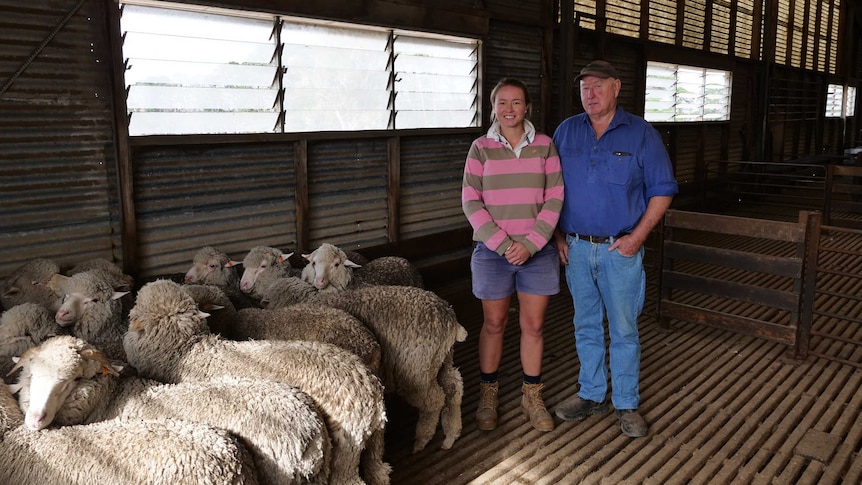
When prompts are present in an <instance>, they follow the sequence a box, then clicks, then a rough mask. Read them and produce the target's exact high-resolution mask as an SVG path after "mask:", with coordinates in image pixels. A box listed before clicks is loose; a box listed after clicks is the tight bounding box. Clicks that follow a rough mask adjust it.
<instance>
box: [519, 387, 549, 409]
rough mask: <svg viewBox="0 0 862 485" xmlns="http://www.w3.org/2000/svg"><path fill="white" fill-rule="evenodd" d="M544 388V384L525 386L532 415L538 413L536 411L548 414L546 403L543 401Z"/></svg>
mask: <svg viewBox="0 0 862 485" xmlns="http://www.w3.org/2000/svg"><path fill="white" fill-rule="evenodd" d="M544 387H545V385H544V384H535V385H527V386H525V390H526V392H525V393H524V394H525V395H526V396H527V405H528V406H529V409H530V412H531V413H536V411H544V412H548V409H547V408H546V407H545V402H544V401H543V400H542V388H544Z"/></svg>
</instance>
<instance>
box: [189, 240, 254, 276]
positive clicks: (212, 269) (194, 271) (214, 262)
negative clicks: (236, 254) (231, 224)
mask: <svg viewBox="0 0 862 485" xmlns="http://www.w3.org/2000/svg"><path fill="white" fill-rule="evenodd" d="M240 264H242V263H241V262H239V261H233V260H231V259H230V257H228V255H227V254H225V253H223V252H222V251H219V250H218V249H216V248H214V247H212V246H204V247H202V248H201V249H200V250H198V252H197V254H195V257H194V260H193V261H192V267H191V268H189V270H188V271H186V274H185V277H184V278H183V281H184V282H185V283H186V284H190V285H193V284H194V285H197V284H201V285H216V286H235V285H236V284H237V274H236V267H237V266H238V265H240Z"/></svg>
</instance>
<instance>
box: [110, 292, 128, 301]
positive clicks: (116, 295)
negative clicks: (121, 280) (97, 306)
mask: <svg viewBox="0 0 862 485" xmlns="http://www.w3.org/2000/svg"><path fill="white" fill-rule="evenodd" d="M128 294H129V292H128V291H115V292H114V294H113V295H111V299H112V300H119V299H120V298H122V297H124V296H126V295H128Z"/></svg>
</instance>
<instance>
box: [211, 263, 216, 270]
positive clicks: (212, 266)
mask: <svg viewBox="0 0 862 485" xmlns="http://www.w3.org/2000/svg"><path fill="white" fill-rule="evenodd" d="M216 268H218V265H217V264H211V265H210V269H216Z"/></svg>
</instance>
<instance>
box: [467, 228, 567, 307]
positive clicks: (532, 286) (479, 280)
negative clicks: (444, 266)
mask: <svg viewBox="0 0 862 485" xmlns="http://www.w3.org/2000/svg"><path fill="white" fill-rule="evenodd" d="M470 272H471V273H472V275H473V295H475V296H476V298H479V299H480V300H499V299H501V298H506V297H508V296H511V295H512V293H514V292H515V291H518V292H521V293H529V294H531V295H543V296H551V295H556V294H557V293H559V292H560V258H559V256H558V255H557V247H556V246H555V245H554V242H553V241H552V242H550V243H548V244H547V245H546V246H545V247H544V248H542V250H541V251H539V252H538V253H536V254H535V255H533V257H531V258H530V259H528V260H527V262H526V263H524V264H522V265H521V266H518V265H514V264H510V263H509V262H508V261H506V258H505V257H504V256H500V255H499V254H497V253H495V252H494V251H491V250H490V249H488V247H487V246H485V244H484V243H481V242H480V243H477V244H476V247H475V248H474V249H473V255H472V256H471V258H470Z"/></svg>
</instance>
